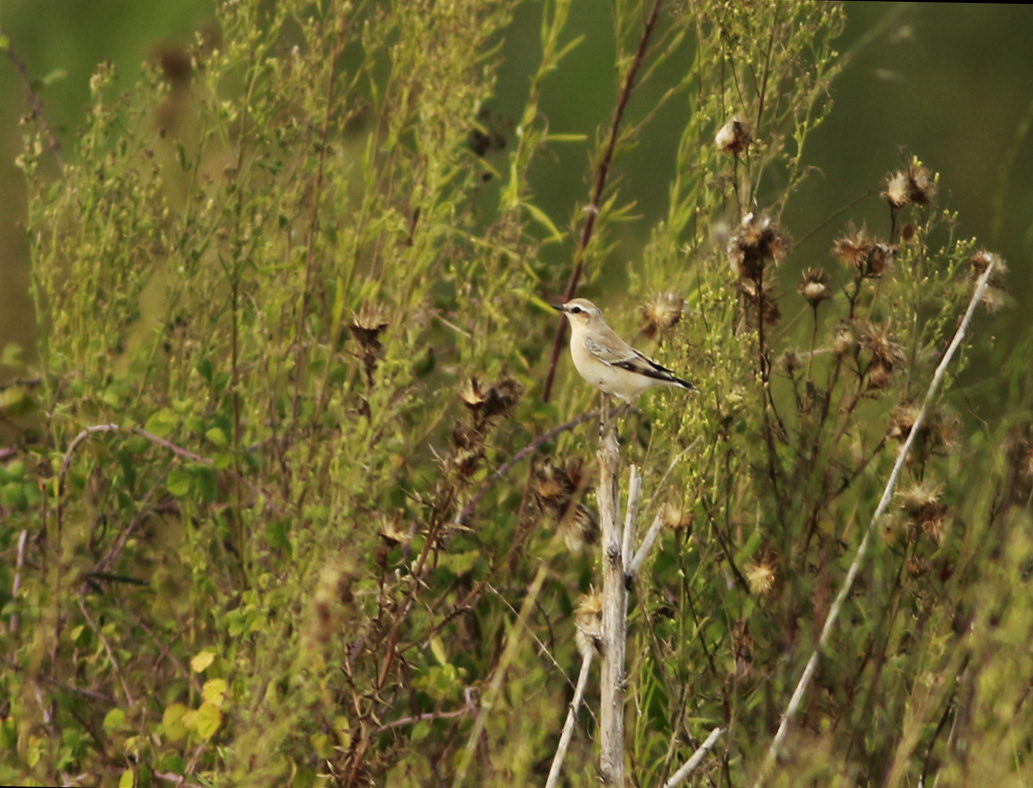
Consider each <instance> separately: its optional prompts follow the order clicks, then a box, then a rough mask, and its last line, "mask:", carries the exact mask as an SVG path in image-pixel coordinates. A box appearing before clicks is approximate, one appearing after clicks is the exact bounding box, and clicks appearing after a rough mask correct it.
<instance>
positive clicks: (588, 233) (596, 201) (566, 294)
mask: <svg viewBox="0 0 1033 788" xmlns="http://www.w3.org/2000/svg"><path fill="white" fill-rule="evenodd" d="M662 2H663V0H653V7H652V8H651V9H650V11H649V17H648V19H646V26H645V28H644V29H643V30H642V37H641V38H640V39H639V42H638V49H637V50H636V51H635V59H634V60H633V61H632V62H631V68H629V69H628V73H627V76H625V77H624V87H623V89H622V90H621V95H620V98H619V99H618V100H617V108H616V110H614V113H613V121H612V122H611V123H610V137H609V141H608V142H607V145H606V150H605V152H604V153H603V157H602V159H601V160H600V162H599V170H598V172H597V173H596V177H595V186H594V187H593V189H592V199H591V202H589V204H588V207H587V208H586V209H585V214H586V216H585V226H584V227H583V228H582V230H581V240H580V241H579V242H578V245H577V251H576V252H575V254H574V259H575V260H576V262H575V264H574V270H573V271H571V273H570V279H568V280H567V287H566V289H565V290H564V291H563V300H564V301H569V300H570V299H571V298H573V296H574V291H575V290H576V289H577V286H578V282H580V281H581V273H582V271H583V269H584V264H585V252H586V250H587V249H588V244H589V242H590V241H591V240H592V232H593V231H594V229H595V220H596V217H597V216H598V215H599V205H600V203H601V202H602V199H603V192H604V191H605V189H606V180H607V177H608V176H609V173H610V163H611V162H612V161H613V153H614V151H615V150H616V148H617V139H618V137H619V136H620V127H621V121H622V120H623V119H624V111H625V110H626V109H627V107H628V102H629V101H630V100H631V91H632V89H633V88H634V86H635V77H636V76H637V75H638V71H639V69H640V68H641V66H642V62H643V61H644V60H645V57H646V49H647V48H648V46H649V39H650V37H651V36H652V35H653V28H654V27H655V26H656V20H657V18H658V17H659V15H660V6H661V4H662ZM566 329H567V321H566V318H564V317H563V316H562V315H561V316H560V318H559V322H558V324H557V327H556V338H555V339H554V340H553V343H552V353H551V355H550V356H549V371H548V373H546V375H545V386H544V387H543V388H542V402H548V401H549V399H550V398H551V397H552V383H553V380H554V378H555V377H556V365H557V363H558V362H559V357H560V351H561V350H562V348H563V339H564V337H565V336H566Z"/></svg>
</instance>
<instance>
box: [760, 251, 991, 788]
mask: <svg viewBox="0 0 1033 788" xmlns="http://www.w3.org/2000/svg"><path fill="white" fill-rule="evenodd" d="M993 270H994V263H993V261H991V262H990V264H989V265H987V267H986V270H985V271H983V274H982V276H980V277H979V281H978V282H977V283H976V288H975V292H973V294H972V300H971V301H969V304H968V309H967V310H965V316H964V317H963V318H962V319H961V322H960V323H959V324H958V328H957V331H955V332H954V338H953V339H952V340H951V343H950V345H949V346H948V347H947V351H946V352H945V353H944V354H943V358H942V359H941V360H940V364H939V366H937V367H936V372H934V373H933V379H932V381H931V382H930V383H929V389H928V390H927V391H926V393H925V399H924V400H923V401H922V407H921V409H920V410H919V411H918V415H917V416H916V417H915V422H914V424H913V425H912V427H911V431H910V432H909V433H908V436H907V440H905V441H904V445H903V446H901V447H900V451H899V453H898V454H897V461H896V463H895V464H894V465H893V470H892V472H891V473H890V477H889V479H888V480H887V482H886V488H885V489H884V490H883V493H882V498H881V499H880V500H879V505H878V506H877V507H876V508H875V513H874V514H873V515H872V519H871V521H870V522H869V523H868V529H867V530H866V531H865V534H864V538H863V539H862V540H861V544H860V545H859V546H858V548H857V553H856V554H855V555H854V560H853V563H851V564H850V569H849V570H848V571H847V575H846V578H845V579H844V580H843V585H842V587H841V588H840V589H839V593H838V594H837V595H836V599H835V600H834V601H833V603H832V607H830V608H829V614H828V618H826V619H825V624H824V626H823V627H822V629H821V636H820V637H819V638H818V645H817V647H816V648H815V649H814V651H813V652H812V653H811V657H810V659H809V660H808V661H807V666H806V667H805V668H804V671H803V675H801V676H800V680H799V682H797V685H796V689H795V690H794V691H793V695H792V697H791V698H790V699H789V704H788V705H787V706H786V710H785V713H784V714H783V715H782V721H781V723H780V724H779V726H778V730H777V731H776V732H775V737H774V739H772V741H771V746H770V747H768V751H767V754H766V755H765V757H764V763H763V764H762V766H761V769H760V774H759V775H758V776H757V781H756V782H755V783H754V788H762V786H763V785H764V780H765V779H766V778H767V776H768V773H769V772H770V771H771V767H772V766H774V764H775V759H776V758H777V757H778V753H779V751H780V750H781V749H782V746H783V744H784V743H785V739H786V735H787V734H788V732H789V725H790V724H791V723H792V721H793V719H794V718H795V717H796V712H797V710H798V709H799V707H800V702H801V701H802V700H803V696H804V693H805V692H806V691H807V688H808V687H809V686H810V683H811V680H812V679H813V678H814V672H815V670H816V669H817V667H818V659H819V658H820V657H821V652H822V651H823V650H824V648H825V644H826V643H827V642H828V639H829V634H830V633H831V632H832V628H833V626H835V623H836V619H837V618H838V617H839V612H840V610H841V609H842V607H843V603H844V602H846V598H847V596H848V595H849V594H850V589H851V588H852V587H853V585H854V581H855V580H856V579H857V575H858V574H859V573H860V571H861V566H862V565H863V564H864V560H865V558H866V557H867V555H868V548H869V545H870V544H871V538H872V533H874V531H875V527H876V525H877V524H878V522H879V519H880V518H881V517H882V515H883V513H885V511H886V508H887V507H888V506H889V503H890V500H891V499H892V498H893V493H894V491H895V490H896V487H897V482H898V480H899V479H900V474H901V471H903V469H904V462H905V461H906V460H907V456H908V454H909V453H910V452H911V446H912V444H913V443H914V442H915V436H916V435H918V433H919V430H921V428H922V424H923V423H924V422H925V419H926V415H927V413H928V412H929V406H930V405H931V404H932V401H933V399H934V398H935V397H936V394H937V392H938V391H939V388H940V384H941V383H942V382H943V377H944V375H946V373H947V367H948V366H950V362H951V360H952V359H953V358H954V354H955V353H956V352H957V350H958V347H959V346H960V345H961V341H962V340H963V339H964V338H965V332H966V331H967V330H968V326H969V324H970V323H971V322H972V316H973V315H974V314H975V311H976V307H978V306H979V304H980V302H981V301H982V300H983V294H984V293H985V292H986V287H987V284H988V283H989V281H990V275H991V274H992V273H993Z"/></svg>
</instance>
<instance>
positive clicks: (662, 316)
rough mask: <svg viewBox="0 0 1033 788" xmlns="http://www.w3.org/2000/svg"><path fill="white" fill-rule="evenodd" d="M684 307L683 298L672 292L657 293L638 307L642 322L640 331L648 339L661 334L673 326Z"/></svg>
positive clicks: (679, 318)
mask: <svg viewBox="0 0 1033 788" xmlns="http://www.w3.org/2000/svg"><path fill="white" fill-rule="evenodd" d="M684 308H685V299H683V298H681V297H680V296H676V295H675V294H674V293H657V294H656V295H655V296H653V297H652V298H651V299H649V300H648V301H647V302H646V303H644V304H642V306H640V307H639V312H641V313H642V318H643V320H644V324H643V326H642V333H643V334H645V335H646V336H647V337H649V338H650V339H653V338H654V337H655V336H657V335H658V334H660V335H663V334H666V333H668V332H669V331H670V330H671V329H672V328H674V327H675V326H676V325H677V324H678V321H679V320H681V316H682V311H683V310H684Z"/></svg>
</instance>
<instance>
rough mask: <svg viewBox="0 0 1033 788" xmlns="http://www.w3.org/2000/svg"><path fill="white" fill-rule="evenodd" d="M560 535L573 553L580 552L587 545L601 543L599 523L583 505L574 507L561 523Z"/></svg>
mask: <svg viewBox="0 0 1033 788" xmlns="http://www.w3.org/2000/svg"><path fill="white" fill-rule="evenodd" d="M560 533H562V534H563V541H564V542H566V544H567V549H568V550H570V551H571V552H574V553H576V552H579V551H581V550H583V549H584V547H585V545H589V546H591V545H595V544H598V543H599V535H600V531H599V521H598V520H596V518H595V515H594V514H592V511H591V510H590V509H589V508H588V507H587V506H585V505H584V504H583V503H579V504H578V505H577V506H575V507H573V508H572V509H571V510H570V511H569V512H568V513H567V515H566V516H565V517H564V518H563V520H561V521H560Z"/></svg>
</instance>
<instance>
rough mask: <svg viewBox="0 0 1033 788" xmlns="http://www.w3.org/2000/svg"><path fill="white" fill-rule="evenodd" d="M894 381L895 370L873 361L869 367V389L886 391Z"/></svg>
mask: <svg viewBox="0 0 1033 788" xmlns="http://www.w3.org/2000/svg"><path fill="white" fill-rule="evenodd" d="M892 380H893V368H892V367H887V366H886V365H885V364H883V363H882V362H880V361H873V362H872V364H871V366H869V367H868V388H870V389H884V388H886V386H888V385H889V384H890V382H891V381H892Z"/></svg>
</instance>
